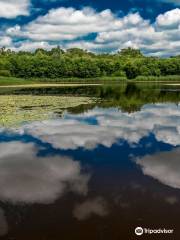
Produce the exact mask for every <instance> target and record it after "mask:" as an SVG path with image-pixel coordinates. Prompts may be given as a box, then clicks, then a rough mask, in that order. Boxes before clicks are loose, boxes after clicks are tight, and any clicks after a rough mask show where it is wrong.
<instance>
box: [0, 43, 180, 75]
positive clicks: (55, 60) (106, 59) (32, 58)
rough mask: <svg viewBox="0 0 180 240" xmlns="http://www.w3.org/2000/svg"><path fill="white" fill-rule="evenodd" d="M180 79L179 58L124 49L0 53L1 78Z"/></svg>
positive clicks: (1, 51)
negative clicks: (114, 52)
mask: <svg viewBox="0 0 180 240" xmlns="http://www.w3.org/2000/svg"><path fill="white" fill-rule="evenodd" d="M170 75H180V56H174V57H169V58H158V57H146V56H144V55H143V54H142V53H141V51H140V50H137V49H132V48H127V49H122V50H121V51H120V52H117V53H116V54H94V53H92V52H88V51H85V50H82V49H78V48H71V49H68V50H66V51H64V50H62V49H61V48H60V47H56V48H53V49H51V50H44V49H37V50H36V51H34V52H25V51H19V52H14V51H11V50H9V49H5V48H1V49H0V76H6V77H11V76H12V77H20V78H52V79H55V78H73V77H76V78H96V77H121V78H128V79H134V78H136V77H138V76H157V77H159V76H170Z"/></svg>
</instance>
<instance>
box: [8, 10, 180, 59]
mask: <svg viewBox="0 0 180 240" xmlns="http://www.w3.org/2000/svg"><path fill="white" fill-rule="evenodd" d="M179 16H180V9H179V8H177V9H173V10H171V11H168V12H165V13H164V14H160V15H159V16H157V19H156V21H155V22H154V23H151V22H150V21H149V20H145V19H143V18H142V17H141V16H140V14H139V13H129V14H128V15H127V16H124V17H119V16H117V15H115V14H114V13H113V12H112V11H111V10H109V9H106V10H103V11H101V12H97V11H95V10H94V9H92V8H90V7H86V8H83V9H81V10H77V9H74V8H64V7H61V8H57V9H51V10H50V11H49V12H48V13H47V14H45V15H44V16H39V17H38V18H37V19H35V20H33V21H32V22H30V23H28V24H25V25H22V26H19V25H16V26H14V27H11V28H8V29H7V30H6V34H7V35H8V36H12V37H21V38H22V37H23V38H25V39H29V41H32V42H33V41H34V42H36V44H37V42H48V41H51V42H54V43H55V44H61V45H62V46H63V47H64V48H68V47H81V48H85V49H88V50H92V51H106V52H107V51H116V50H120V49H122V48H126V47H134V48H139V49H141V50H142V51H143V52H144V53H145V54H147V55H153V56H166V55H174V54H178V53H180V21H179ZM91 33H96V35H97V36H96V37H95V39H94V40H89V41H88V40H83V37H85V36H88V35H89V34H91ZM79 38H82V40H79ZM77 39H78V40H77ZM64 40H66V43H64V42H63V41H64ZM23 47H25V46H23V43H22V48H23ZM43 47H45V48H47V44H44V46H43Z"/></svg>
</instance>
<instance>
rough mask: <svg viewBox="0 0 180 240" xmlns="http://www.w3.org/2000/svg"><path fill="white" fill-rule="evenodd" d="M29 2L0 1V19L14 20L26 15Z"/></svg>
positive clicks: (26, 0) (24, 0) (23, 0)
mask: <svg viewBox="0 0 180 240" xmlns="http://www.w3.org/2000/svg"><path fill="white" fill-rule="evenodd" d="M29 7H30V0H0V17H2V18H15V17H17V16H20V15H26V16H27V15H28V14H29Z"/></svg>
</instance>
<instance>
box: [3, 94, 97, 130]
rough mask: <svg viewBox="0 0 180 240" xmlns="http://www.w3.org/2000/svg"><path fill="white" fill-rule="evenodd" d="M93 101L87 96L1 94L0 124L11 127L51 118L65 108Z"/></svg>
mask: <svg viewBox="0 0 180 240" xmlns="http://www.w3.org/2000/svg"><path fill="white" fill-rule="evenodd" d="M93 101H94V100H93V99H91V98H88V97H71V96H31V95H3V96H0V113H1V114H0V126H2V127H12V126H18V125H20V124H22V123H25V122H29V121H36V120H45V119H49V118H53V117H54V116H55V115H56V113H58V115H61V114H62V113H63V111H64V110H65V109H68V108H73V107H77V106H79V105H81V104H91V103H93Z"/></svg>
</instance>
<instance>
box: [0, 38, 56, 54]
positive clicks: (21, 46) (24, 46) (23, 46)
mask: <svg viewBox="0 0 180 240" xmlns="http://www.w3.org/2000/svg"><path fill="white" fill-rule="evenodd" d="M0 45H1V42H0ZM3 46H7V45H3ZM56 46H57V45H53V44H49V43H48V42H44V41H41V42H31V41H23V42H21V43H18V46H16V47H11V49H12V50H13V51H30V52H33V51H34V50H36V49H37V48H43V49H47V50H50V49H52V48H54V47H56Z"/></svg>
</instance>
